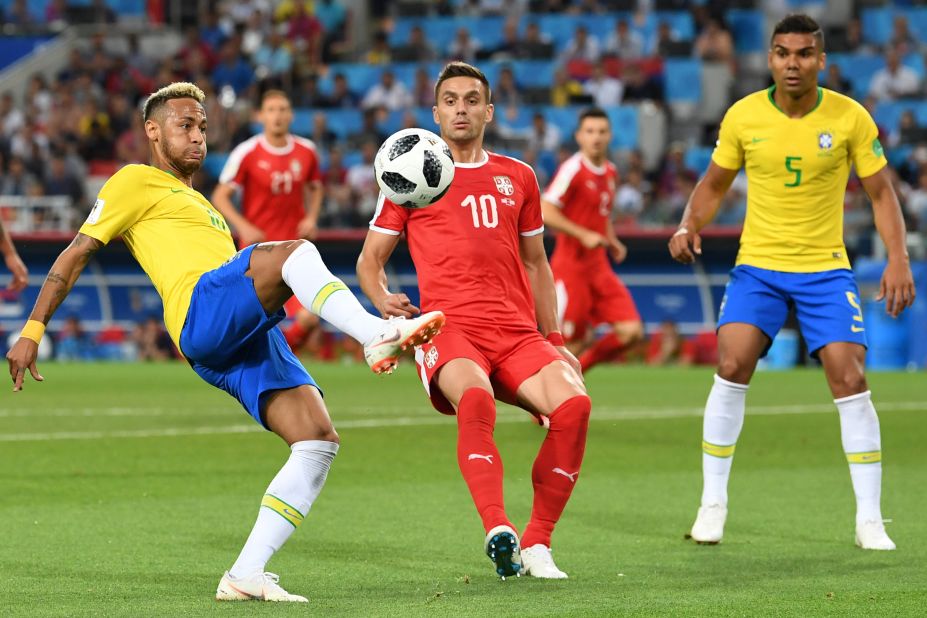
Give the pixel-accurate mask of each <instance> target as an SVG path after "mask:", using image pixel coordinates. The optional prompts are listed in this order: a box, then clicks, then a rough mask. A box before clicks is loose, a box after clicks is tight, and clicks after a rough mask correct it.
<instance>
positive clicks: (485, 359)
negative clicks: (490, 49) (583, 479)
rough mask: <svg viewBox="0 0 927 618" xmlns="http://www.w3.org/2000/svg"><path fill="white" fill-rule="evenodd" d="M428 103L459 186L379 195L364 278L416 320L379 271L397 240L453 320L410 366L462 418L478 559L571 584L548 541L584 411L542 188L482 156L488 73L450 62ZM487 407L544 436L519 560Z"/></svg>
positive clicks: (582, 432) (575, 464)
mask: <svg viewBox="0 0 927 618" xmlns="http://www.w3.org/2000/svg"><path fill="white" fill-rule="evenodd" d="M435 100H436V105H435V107H434V109H433V114H434V120H435V122H436V123H437V124H438V125H440V129H441V136H442V137H443V138H444V139H445V140H446V141H447V143H448V145H449V146H450V149H451V152H452V154H453V157H454V161H455V166H456V172H455V176H454V181H453V182H452V183H451V186H450V189H449V190H448V192H447V194H446V195H445V196H444V197H443V198H442V199H440V200H439V201H438V202H436V203H435V204H433V205H431V206H429V207H428V208H422V209H417V210H411V209H406V208H401V207H399V206H397V205H395V204H393V203H392V202H390V201H388V200H385V199H384V198H383V197H382V196H381V197H380V202H379V204H378V205H377V210H376V214H375V215H374V217H373V220H372V221H371V223H370V230H369V231H368V232H367V239H366V241H365V243H364V248H363V251H362V252H361V256H360V258H359V260H358V263H357V274H358V278H359V280H360V284H361V287H362V289H363V290H364V292H365V293H366V294H367V296H368V297H369V298H370V300H371V301H372V302H373V304H374V306H376V307H377V309H379V310H380V312H381V313H382V314H383V315H384V316H394V315H398V316H411V315H414V314H416V313H418V311H419V309H418V308H417V307H415V306H414V305H412V304H411V303H410V301H409V299H408V297H407V296H406V295H405V294H392V293H390V291H389V288H388V281H387V277H386V272H385V270H384V267H385V265H386V263H387V261H388V260H389V257H390V255H391V254H392V252H393V250H394V249H395V247H396V245H397V243H398V242H399V236H400V234H401V233H402V232H405V234H406V238H407V240H408V242H409V249H410V252H411V254H412V260H413V262H414V264H415V270H416V272H417V274H418V282H419V291H420V292H421V298H422V300H421V304H422V307H423V309H425V310H428V309H429V308H431V307H434V306H441V307H442V310H443V311H444V312H445V315H446V316H447V325H446V326H445V332H444V333H443V334H442V335H441V336H439V337H437V338H435V340H434V341H433V345H425V346H422V347H421V348H420V349H419V350H418V351H417V353H416V360H417V361H418V363H419V367H420V370H421V375H422V381H423V382H424V384H425V389H426V391H427V392H428V393H429V395H430V397H431V402H432V404H433V405H434V407H435V409H437V410H438V411H439V412H442V413H444V414H454V413H455V412H456V414H457V428H458V433H457V461H458V464H459V466H460V471H461V473H462V474H463V477H464V480H465V481H466V483H467V486H468V487H469V489H470V494H471V496H472V497H473V501H474V503H475V504H476V508H477V510H478V511H479V514H480V518H481V519H482V521H483V527H484V529H485V531H486V538H485V544H484V549H485V551H486V553H487V555H488V556H489V557H490V559H491V560H493V562H494V563H495V565H496V572H497V573H498V574H499V575H501V576H503V577H506V576H509V575H515V574H518V573H519V571H521V570H522V561H523V567H524V568H523V571H524V572H525V573H527V574H528V575H532V576H534V577H544V578H558V579H560V578H565V577H566V576H567V575H566V573H564V572H563V571H561V570H560V569H558V568H557V566H556V565H555V564H554V561H553V559H552V557H551V553H550V538H551V534H552V533H553V529H554V526H555V525H556V523H557V521H558V520H559V518H560V515H561V513H562V512H563V508H564V507H565V506H566V503H567V501H568V500H569V498H570V494H571V493H572V491H573V487H574V486H575V484H576V481H577V477H578V475H579V470H580V465H581V464H582V459H583V453H584V452H585V445H586V429H587V426H588V422H589V412H590V408H591V405H592V404H591V402H590V400H589V397H588V396H587V395H586V390H585V387H584V385H583V383H582V378H581V376H580V374H579V364H578V362H577V361H576V358H575V357H574V356H573V355H572V354H571V353H570V352H569V351H568V350H567V349H566V347H564V342H563V337H562V335H561V334H560V332H559V331H558V329H557V306H556V305H557V300H556V295H555V293H554V281H553V276H552V275H551V271H550V266H549V265H548V262H547V254H546V253H545V252H544V242H543V238H544V237H543V232H544V222H543V220H542V218H541V204H540V189H539V187H538V183H537V178H536V177H535V175H534V171H533V170H532V169H531V168H530V167H529V166H528V165H526V164H524V163H522V162H521V161H519V160H517V159H512V158H510V157H505V156H501V155H497V154H494V153H490V152H487V151H485V150H484V149H483V136H484V133H485V129H486V125H487V123H489V122H490V121H491V120H492V118H493V106H492V103H491V101H492V98H491V92H490V88H489V82H488V81H487V79H486V76H485V75H484V74H483V72H482V71H480V70H479V69H477V68H475V67H473V66H470V65H469V64H466V63H463V62H451V63H449V64H448V65H447V66H445V67H444V69H443V70H442V71H441V74H440V75H439V76H438V80H437V83H436V85H435ZM539 326H540V332H539V331H538V327H539ZM495 399H499V400H501V401H505V402H508V403H512V404H514V405H518V406H521V407H522V408H524V409H526V410H528V411H529V412H531V413H533V414H535V415H537V417H538V418H539V420H540V421H541V422H542V423H543V424H545V426H547V425H549V429H548V433H547V437H546V438H545V440H544V443H543V444H542V446H541V449H540V452H539V453H538V456H537V459H536V460H535V462H534V467H533V470H532V482H533V485H534V505H533V507H532V511H531V519H530V520H529V522H528V525H527V526H526V528H525V531H524V535H523V536H522V542H521V543H522V544H521V546H522V547H524V548H525V549H523V550H521V551H520V546H519V540H518V534H517V532H516V531H515V528H514V526H512V523H511V521H510V520H509V518H508V515H506V512H505V507H504V500H503V492H502V478H503V472H502V461H501V459H500V457H499V450H498V449H497V448H496V444H495V442H494V441H493V429H494V427H495V421H496V403H495Z"/></svg>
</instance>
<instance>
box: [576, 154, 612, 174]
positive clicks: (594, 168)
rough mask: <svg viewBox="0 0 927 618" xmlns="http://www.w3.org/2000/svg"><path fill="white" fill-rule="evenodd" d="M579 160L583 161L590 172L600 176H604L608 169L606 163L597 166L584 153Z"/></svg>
mask: <svg viewBox="0 0 927 618" xmlns="http://www.w3.org/2000/svg"><path fill="white" fill-rule="evenodd" d="M579 158H580V159H582V162H583V165H585V166H586V167H588V168H589V171H590V172H592V173H593V174H596V175H598V176H601V175H602V174H604V173H605V170H606V169H607V168H606V165H605V162H604V161H603V162H602V165H596V164H594V163H593V162H592V161H590V160H589V159H588V158H587V157H586V155H584V154H582V153H580V155H579Z"/></svg>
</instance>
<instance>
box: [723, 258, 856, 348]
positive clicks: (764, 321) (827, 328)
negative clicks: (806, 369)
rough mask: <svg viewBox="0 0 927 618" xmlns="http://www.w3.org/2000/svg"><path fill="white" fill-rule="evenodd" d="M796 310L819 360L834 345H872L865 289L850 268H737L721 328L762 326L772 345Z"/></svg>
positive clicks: (742, 265) (726, 297) (725, 300)
mask: <svg viewBox="0 0 927 618" xmlns="http://www.w3.org/2000/svg"><path fill="white" fill-rule="evenodd" d="M790 307H795V313H796V315H797V317H798V325H799V327H800V328H801V334H802V336H804V338H805V343H806V344H807V345H808V351H809V352H811V354H812V355H813V356H816V354H817V352H818V350H820V349H821V348H823V347H824V346H825V345H827V344H828V343H835V342H838V341H846V342H850V343H858V344H860V345H862V346H866V331H865V328H864V327H863V311H862V308H861V303H860V302H859V288H858V287H857V286H856V280H855V279H854V278H853V271H851V270H848V269H845V268H840V269H836V270H825V271H822V272H816V273H787V272H781V271H777V270H766V269H765V268H757V267H755V266H747V265H745V264H741V265H740V266H736V267H734V269H733V270H731V280H730V281H729V282H728V284H727V288H726V289H725V291H724V299H723V300H722V301H721V309H720V311H719V315H718V328H721V327H722V326H724V325H725V324H730V323H732V322H744V323H746V324H752V325H753V326H756V327H757V328H759V329H760V330H761V331H763V332H764V333H765V334H766V336H767V337H769V340H770V341H772V340H773V339H775V338H776V333H778V332H779V329H780V328H782V325H783V324H784V323H785V319H786V317H788V313H789V308H790ZM764 355H765V352H764Z"/></svg>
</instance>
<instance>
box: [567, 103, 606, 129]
mask: <svg viewBox="0 0 927 618" xmlns="http://www.w3.org/2000/svg"><path fill="white" fill-rule="evenodd" d="M586 118H604V119H605V120H607V121H608V122H609V124H611V119H610V118H609V117H608V114H606V113H605V110H604V109H602V108H601V107H588V108H586V109H584V110H583V111H581V112H580V113H579V120H578V121H577V123H576V128H577V129H578V128H579V127H581V126H583V120H585V119H586Z"/></svg>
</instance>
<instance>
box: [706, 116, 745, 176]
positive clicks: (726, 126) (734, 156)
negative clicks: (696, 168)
mask: <svg viewBox="0 0 927 618" xmlns="http://www.w3.org/2000/svg"><path fill="white" fill-rule="evenodd" d="M737 109H738V108H737V106H736V105H735V106H734V107H731V109H729V110H728V111H727V113H726V114H725V115H724V119H723V120H722V121H721V130H720V131H719V132H718V143H717V144H716V145H715V151H714V152H713V153H712V154H711V160H712V161H714V162H715V164H717V165H720V166H721V167H723V168H725V169H729V170H739V169H740V168H741V167H743V164H744V148H743V144H741V143H740V139H739V138H738V136H737V135H738V129H737V125H738V122H737V116H738V114H737Z"/></svg>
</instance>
